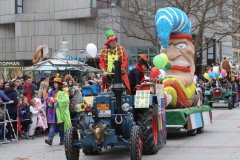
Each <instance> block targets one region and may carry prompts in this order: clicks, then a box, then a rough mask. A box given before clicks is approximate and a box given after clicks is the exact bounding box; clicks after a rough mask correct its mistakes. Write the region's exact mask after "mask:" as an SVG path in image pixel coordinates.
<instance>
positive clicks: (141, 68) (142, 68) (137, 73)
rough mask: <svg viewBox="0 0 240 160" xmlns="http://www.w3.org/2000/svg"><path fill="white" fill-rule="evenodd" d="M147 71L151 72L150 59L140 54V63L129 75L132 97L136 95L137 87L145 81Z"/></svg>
mask: <svg viewBox="0 0 240 160" xmlns="http://www.w3.org/2000/svg"><path fill="white" fill-rule="evenodd" d="M147 70H150V65H149V61H148V57H147V55H146V54H140V55H139V56H138V63H137V64H136V65H135V68H133V69H132V70H131V71H130V72H129V74H128V78H129V80H130V88H131V94H132V95H134V94H136V86H137V85H140V84H141V83H142V82H143V81H144V79H145V78H144V74H145V72H146V71H147Z"/></svg>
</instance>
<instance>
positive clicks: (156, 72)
mask: <svg viewBox="0 0 240 160" xmlns="http://www.w3.org/2000/svg"><path fill="white" fill-rule="evenodd" d="M159 74H160V71H159V69H158V68H157V67H153V68H152V69H151V72H150V75H151V77H152V78H157V77H158V75H159Z"/></svg>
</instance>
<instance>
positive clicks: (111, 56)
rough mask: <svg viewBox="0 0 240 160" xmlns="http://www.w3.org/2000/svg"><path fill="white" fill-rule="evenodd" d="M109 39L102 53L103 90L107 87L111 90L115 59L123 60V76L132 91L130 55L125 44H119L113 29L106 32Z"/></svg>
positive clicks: (127, 86) (100, 64) (100, 65)
mask: <svg viewBox="0 0 240 160" xmlns="http://www.w3.org/2000/svg"><path fill="white" fill-rule="evenodd" d="M105 36H106V38H107V41H106V42H105V47H104V48H103V49H102V51H101V54H100V61H99V67H100V68H101V70H102V72H103V83H102V90H103V91H104V90H105V89H107V90H108V91H109V88H110V85H111V80H112V76H110V74H111V73H114V61H116V60H121V62H122V64H121V69H122V78H123V82H124V84H125V86H126V88H127V89H128V91H130V83H129V79H128V73H127V69H128V57H127V53H126V50H125V48H124V47H123V46H120V45H118V38H117V36H116V35H115V34H114V32H113V31H112V30H108V31H106V32H105Z"/></svg>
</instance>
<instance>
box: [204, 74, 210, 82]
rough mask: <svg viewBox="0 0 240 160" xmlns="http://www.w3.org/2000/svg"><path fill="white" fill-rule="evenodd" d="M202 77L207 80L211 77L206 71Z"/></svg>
mask: <svg viewBox="0 0 240 160" xmlns="http://www.w3.org/2000/svg"><path fill="white" fill-rule="evenodd" d="M203 77H204V78H205V79H206V80H208V81H210V80H211V78H210V77H209V75H208V74H207V73H204V75H203Z"/></svg>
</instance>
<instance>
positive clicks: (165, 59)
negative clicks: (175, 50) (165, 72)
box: [160, 53, 168, 68]
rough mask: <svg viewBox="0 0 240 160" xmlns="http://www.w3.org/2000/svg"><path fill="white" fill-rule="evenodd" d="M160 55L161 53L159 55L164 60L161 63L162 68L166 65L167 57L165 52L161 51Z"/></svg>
mask: <svg viewBox="0 0 240 160" xmlns="http://www.w3.org/2000/svg"><path fill="white" fill-rule="evenodd" d="M160 55H161V57H162V58H163V60H164V63H163V68H164V67H165V66H166V65H167V63H168V57H167V55H166V54H165V53H161V54H160Z"/></svg>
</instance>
